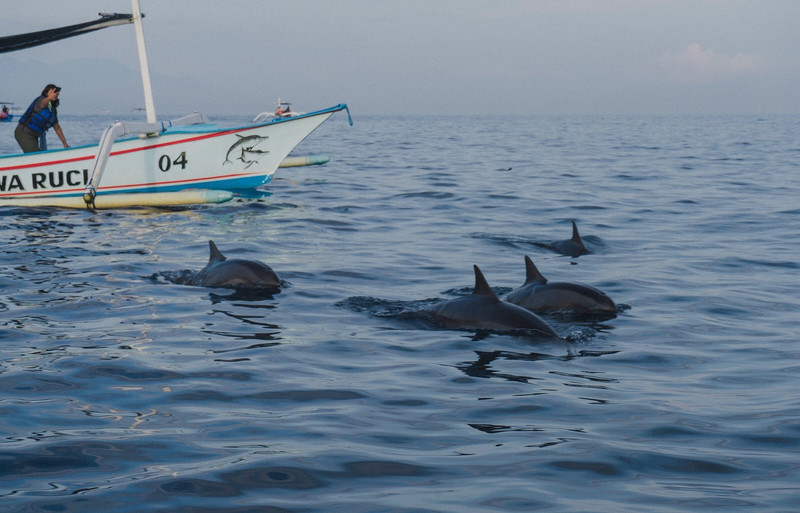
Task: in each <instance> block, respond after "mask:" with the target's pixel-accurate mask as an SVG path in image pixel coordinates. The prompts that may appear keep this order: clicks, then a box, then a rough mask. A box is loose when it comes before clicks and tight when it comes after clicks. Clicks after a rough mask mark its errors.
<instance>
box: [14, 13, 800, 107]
mask: <svg viewBox="0 0 800 513" xmlns="http://www.w3.org/2000/svg"><path fill="white" fill-rule="evenodd" d="M1 3H2V5H1V8H0V12H2V23H0V26H2V29H0V36H3V35H12V34H18V33H24V32H30V31H36V30H42V29H46V28H54V27H59V26H64V25H69V24H73V23H80V22H83V21H89V20H92V19H96V18H97V13H98V12H122V13H129V12H131V5H130V1H129V0H70V1H69V2H65V1H63V0H37V2H35V3H34V4H32V3H30V2H20V1H16V0H1ZM140 3H141V8H142V11H143V12H144V13H145V19H144V33H145V38H146V42H147V50H148V56H149V61H150V70H151V74H152V83H153V89H154V95H155V105H156V110H157V112H158V113H159V114H161V113H165V114H166V113H169V114H183V113H186V112H192V111H200V112H206V113H209V114H217V115H219V114H225V113H231V114H248V113H252V114H253V115H255V114H258V113H260V112H263V111H265V110H272V109H274V104H275V102H276V101H277V98H278V97H281V98H282V99H284V100H289V101H291V102H292V103H293V107H294V109H295V110H300V111H311V110H317V109H321V108H325V107H329V106H332V105H336V104H338V103H347V104H348V105H349V106H350V110H351V112H352V113H353V115H354V116H357V115H358V114H390V115H397V114H414V115H417V114H503V115H514V114H547V115H549V114H727V113H732V114H773V113H787V114H793V113H798V112H800V107H799V106H798V105H799V104H798V100H797V96H798V93H799V92H800V30H798V28H797V24H798V20H800V1H797V0H493V1H488V0H325V1H322V0H292V1H282V2H279V1H277V0H229V1H227V2H220V1H219V0H140ZM34 6H35V9H33V8H32V7H34ZM0 65H1V66H2V67H3V72H2V74H3V80H2V82H1V83H0V101H13V102H16V103H17V104H18V105H17V107H20V106H22V107H23V108H24V107H26V106H27V104H28V103H30V101H31V100H32V99H33V98H34V97H35V96H36V95H37V94H38V93H39V92H40V91H41V89H42V88H43V87H44V85H45V84H47V83H51V82H52V83H55V84H57V85H59V86H61V87H63V91H62V93H61V97H62V98H61V103H62V105H61V108H60V109H59V111H60V113H62V116H63V114H64V113H66V112H70V111H71V112H80V113H99V112H108V111H111V112H129V111H131V110H132V109H134V108H141V107H143V106H144V100H143V95H142V85H141V78H140V74H139V67H138V57H137V54H136V45H135V33H134V29H133V26H130V25H123V26H119V27H110V28H107V29H104V30H100V31H97V32H93V33H91V34H87V35H84V36H80V37H76V38H72V39H68V40H64V41H61V42H57V43H52V44H49V45H45V46H41V47H38V48H34V49H29V50H23V51H18V52H13V53H5V54H0ZM23 104H24V105H23Z"/></svg>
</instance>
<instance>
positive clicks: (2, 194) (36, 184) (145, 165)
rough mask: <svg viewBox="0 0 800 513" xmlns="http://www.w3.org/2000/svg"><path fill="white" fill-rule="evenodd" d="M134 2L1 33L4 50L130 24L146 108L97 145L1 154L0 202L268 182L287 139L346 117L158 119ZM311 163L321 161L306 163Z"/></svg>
mask: <svg viewBox="0 0 800 513" xmlns="http://www.w3.org/2000/svg"><path fill="white" fill-rule="evenodd" d="M131 5H132V8H133V14H111V15H110V14H102V13H101V15H100V16H101V19H100V20H97V21H95V22H87V23H83V24H79V25H72V26H69V27H63V28H60V29H53V30H51V31H41V32H36V33H32V34H22V35H19V36H9V37H4V38H0V53H2V52H6V51H13V50H19V49H22V48H28V47H31V46H35V45H39V44H45V43H49V42H52V41H56V40H59V39H63V38H65V37H71V36H74V35H79V34H82V33H86V32H88V31H92V30H98V29H100V28H105V27H109V26H113V25H120V24H129V23H133V24H134V26H135V28H136V40H137V46H138V49H139V61H140V67H141V71H142V84H143V88H144V96H145V111H146V114H147V122H146V123H126V122H117V123H114V124H113V125H111V126H110V127H108V128H107V129H106V130H105V132H104V133H103V135H102V137H101V139H100V142H99V144H96V145H87V146H80V147H74V148H64V149H53V150H47V151H40V152H35V153H26V154H16V155H5V156H0V206H2V205H16V206H19V205H28V206H37V205H38V206H56V205H58V206H70V207H84V208H115V207H112V206H111V205H114V206H131V205H168V204H186V203H202V202H221V201H227V200H229V199H231V197H232V196H233V194H232V193H230V192H229V191H231V190H236V189H252V188H255V187H258V186H261V185H263V184H265V183H267V182H269V181H270V179H271V178H272V176H273V175H274V173H275V171H276V170H277V169H278V167H279V166H281V164H282V163H283V162H284V160H285V159H286V157H287V156H288V155H289V153H290V152H291V151H292V150H293V149H294V147H295V146H297V145H298V144H299V143H300V142H301V141H302V140H303V139H305V138H306V137H307V136H308V135H309V134H310V133H311V132H313V131H314V130H315V129H316V128H317V127H318V126H319V125H321V124H322V123H323V122H324V121H325V120H327V119H328V118H329V117H330V116H331V115H333V114H334V113H336V112H339V111H342V110H345V111H347V112H348V119H349V120H350V123H351V124H352V119H350V118H349V110H348V109H347V105H345V104H343V103H341V104H338V105H335V106H333V107H330V108H327V109H323V110H319V111H315V112H310V113H307V114H303V115H300V116H295V117H288V118H277V119H273V120H270V121H269V122H263V123H253V124H248V125H244V126H240V127H235V128H224V129H223V128H219V127H217V126H216V125H214V124H212V123H209V122H208V120H207V119H206V118H205V116H203V115H202V114H192V115H189V116H185V117H183V118H179V119H176V120H171V121H166V122H159V121H157V118H156V113H155V107H154V102H153V94H152V88H151V84H150V72H149V66H148V62H147V50H146V48H145V42H144V34H143V29H142V14H141V12H140V10H139V2H138V0H131ZM326 161H327V160H326ZM295 162H297V161H295ZM287 163H288V164H291V163H293V162H292V160H291V159H290V160H288V161H287ZM314 163H319V162H309V163H308V164H314ZM308 164H305V165H308ZM295 165H298V164H295ZM300 165H303V164H300ZM284 167H289V166H288V165H287V166H284ZM209 190H213V191H216V192H213V193H209V192H208V191H209ZM187 191H188V192H187ZM154 194H155V195H154ZM112 195H116V196H118V197H117V199H116V200H114V199H112V198H111V196H112ZM56 198H61V199H56ZM65 198H68V199H66V200H65ZM76 199H77V200H78V201H76Z"/></svg>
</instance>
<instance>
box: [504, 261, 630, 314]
mask: <svg viewBox="0 0 800 513" xmlns="http://www.w3.org/2000/svg"><path fill="white" fill-rule="evenodd" d="M525 275H526V276H525V283H524V284H523V285H522V286H521V287H520V288H518V289H516V290H513V291H511V292H510V293H509V294H508V296H506V300H507V301H508V302H510V303H514V304H515V305H519V306H521V307H523V308H526V309H528V310H530V311H532V312H536V313H557V312H559V313H571V314H581V315H591V316H600V317H606V318H612V317H616V316H617V305H616V304H614V301H612V300H611V298H610V297H608V295H606V293H605V292H603V291H602V290H599V289H596V288H594V287H591V286H589V285H583V284H581V283H569V282H548V281H547V278H545V277H544V276H542V273H540V272H539V270H538V269H537V268H536V265H534V263H533V260H531V258H530V257H529V256H528V255H525Z"/></svg>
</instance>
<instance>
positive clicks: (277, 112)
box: [275, 105, 283, 117]
mask: <svg viewBox="0 0 800 513" xmlns="http://www.w3.org/2000/svg"><path fill="white" fill-rule="evenodd" d="M275 115H276V116H278V117H281V116H283V108H282V107H281V106H280V105H278V108H277V109H275Z"/></svg>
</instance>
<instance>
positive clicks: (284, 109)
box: [253, 96, 305, 123]
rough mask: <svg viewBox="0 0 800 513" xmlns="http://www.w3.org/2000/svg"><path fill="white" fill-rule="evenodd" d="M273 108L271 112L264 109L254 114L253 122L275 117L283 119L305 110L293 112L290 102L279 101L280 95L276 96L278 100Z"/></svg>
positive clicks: (272, 119)
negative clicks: (256, 114)
mask: <svg viewBox="0 0 800 513" xmlns="http://www.w3.org/2000/svg"><path fill="white" fill-rule="evenodd" d="M275 105H277V107H275V110H274V111H273V112H269V111H265V112H262V113H261V114H259V115H258V116H256V117H255V118H254V119H253V123H259V122H261V121H267V120H269V121H274V120H277V119H284V118H294V117H297V116H302V115H303V114H305V112H295V111H293V110H292V104H291V103H289V102H284V101H281V97H280V96H278V101H277V102H275Z"/></svg>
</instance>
